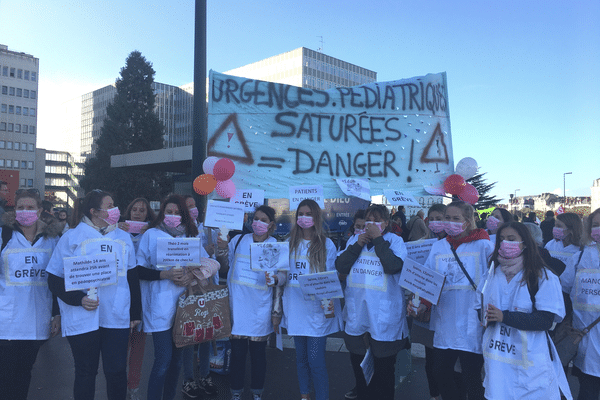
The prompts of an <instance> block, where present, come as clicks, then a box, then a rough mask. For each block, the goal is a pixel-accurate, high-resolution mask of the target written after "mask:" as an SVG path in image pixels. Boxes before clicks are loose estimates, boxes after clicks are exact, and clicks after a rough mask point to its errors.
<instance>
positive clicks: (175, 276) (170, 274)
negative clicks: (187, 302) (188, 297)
mask: <svg viewBox="0 0 600 400" xmlns="http://www.w3.org/2000/svg"><path fill="white" fill-rule="evenodd" d="M187 274H188V272H187V271H186V270H184V269H183V268H175V267H173V268H171V269H167V270H164V271H160V279H169V280H170V281H172V282H173V283H174V284H176V285H177V286H187V283H186V282H188V283H189V282H191V278H189V277H188V276H187Z"/></svg>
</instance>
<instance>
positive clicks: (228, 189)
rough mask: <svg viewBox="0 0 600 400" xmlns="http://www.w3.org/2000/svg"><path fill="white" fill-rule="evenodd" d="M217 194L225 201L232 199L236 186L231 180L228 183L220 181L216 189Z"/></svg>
mask: <svg viewBox="0 0 600 400" xmlns="http://www.w3.org/2000/svg"><path fill="white" fill-rule="evenodd" d="M215 190H216V191H217V194H218V195H219V196H221V197H223V198H224V199H229V198H232V197H233V196H234V195H235V184H234V183H233V181H232V180H231V179H228V180H226V181H218V182H217V187H216V189H215Z"/></svg>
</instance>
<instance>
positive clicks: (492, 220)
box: [485, 215, 500, 231]
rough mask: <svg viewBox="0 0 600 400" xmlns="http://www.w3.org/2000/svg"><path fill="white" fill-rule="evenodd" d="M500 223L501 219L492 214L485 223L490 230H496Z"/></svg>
mask: <svg viewBox="0 0 600 400" xmlns="http://www.w3.org/2000/svg"><path fill="white" fill-rule="evenodd" d="M499 225H500V220H499V219H498V218H496V217H494V216H493V215H490V216H489V217H488V219H487V222H486V223H485V226H486V228H488V229H489V230H490V231H495V230H496V229H498V226H499Z"/></svg>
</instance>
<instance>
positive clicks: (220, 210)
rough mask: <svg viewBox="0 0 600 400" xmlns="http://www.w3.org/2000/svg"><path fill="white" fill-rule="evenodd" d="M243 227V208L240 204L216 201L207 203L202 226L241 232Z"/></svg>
mask: <svg viewBox="0 0 600 400" xmlns="http://www.w3.org/2000/svg"><path fill="white" fill-rule="evenodd" d="M243 225H244V206H243V205H242V204H236V203H228V202H225V201H216V200H209V201H208V206H207V207H206V218H205V219H204V226H210V227H213V228H222V227H225V228H227V229H229V230H233V229H237V230H242V227H243Z"/></svg>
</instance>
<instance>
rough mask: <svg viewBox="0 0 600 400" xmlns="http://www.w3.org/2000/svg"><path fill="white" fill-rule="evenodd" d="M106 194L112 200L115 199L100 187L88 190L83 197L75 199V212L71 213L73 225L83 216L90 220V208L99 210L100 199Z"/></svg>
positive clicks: (77, 223)
mask: <svg viewBox="0 0 600 400" xmlns="http://www.w3.org/2000/svg"><path fill="white" fill-rule="evenodd" d="M106 196H109V197H110V198H111V199H113V201H114V200H115V198H114V197H113V195H112V194H110V193H108V192H105V191H104V190H100V189H94V190H92V191H91V192H88V193H87V194H86V195H85V197H83V198H79V199H77V201H76V202H75V212H74V213H73V216H74V220H73V227H75V226H77V225H79V223H80V222H81V220H82V219H83V217H84V216H86V217H88V218H89V219H90V220H91V219H92V213H91V209H92V208H93V209H96V210H100V206H101V205H102V199H104V198H105V197H106Z"/></svg>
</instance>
